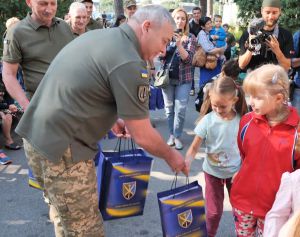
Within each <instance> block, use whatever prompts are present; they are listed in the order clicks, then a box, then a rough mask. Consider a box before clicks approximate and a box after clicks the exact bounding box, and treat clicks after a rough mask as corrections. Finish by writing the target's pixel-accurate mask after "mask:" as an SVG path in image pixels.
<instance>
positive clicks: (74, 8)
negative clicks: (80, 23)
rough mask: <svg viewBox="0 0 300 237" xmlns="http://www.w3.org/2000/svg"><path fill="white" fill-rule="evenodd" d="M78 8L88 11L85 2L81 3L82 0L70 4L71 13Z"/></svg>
mask: <svg viewBox="0 0 300 237" xmlns="http://www.w3.org/2000/svg"><path fill="white" fill-rule="evenodd" d="M77 9H80V10H84V11H86V7H85V5H84V4H83V3H81V2H73V3H72V4H71V5H70V8H69V14H72V13H73V12H75V11H76V10H77Z"/></svg>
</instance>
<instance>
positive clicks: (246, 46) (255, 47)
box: [239, 0, 293, 71]
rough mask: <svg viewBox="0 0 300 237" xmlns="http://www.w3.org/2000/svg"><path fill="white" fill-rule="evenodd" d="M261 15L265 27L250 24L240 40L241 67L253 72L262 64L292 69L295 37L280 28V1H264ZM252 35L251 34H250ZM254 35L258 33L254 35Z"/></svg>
mask: <svg viewBox="0 0 300 237" xmlns="http://www.w3.org/2000/svg"><path fill="white" fill-rule="evenodd" d="M261 14H262V19H263V25H262V26H261V29H257V32H248V31H253V30H254V31H256V30H255V28H259V24H260V23H258V24H255V23H254V24H253V23H251V24H250V27H249V30H248V31H245V32H244V33H243V35H242V36H241V38H240V57H239V66H240V68H241V69H242V70H245V71H247V70H248V69H250V70H253V69H255V68H257V67H259V66H261V65H262V64H266V63H273V64H279V65H281V66H282V67H283V68H284V69H285V70H286V71H287V70H288V69H289V68H290V67H291V60H290V58H291V57H292V55H291V52H292V51H293V37H292V34H291V33H290V32H288V31H287V30H285V29H283V28H281V27H279V26H278V23H277V22H278V19H279V17H280V14H281V3H280V0H264V1H263V3H262V8H261ZM249 33H250V34H249ZM253 33H257V34H254V35H253Z"/></svg>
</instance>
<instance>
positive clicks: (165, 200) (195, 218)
mask: <svg viewBox="0 0 300 237" xmlns="http://www.w3.org/2000/svg"><path fill="white" fill-rule="evenodd" d="M172 186H173V185H172ZM157 198H158V204H159V211H160V217H161V225H162V231H163V236H164V237H175V236H197V237H207V232H206V222H205V207H204V198H203V193H202V188H201V186H200V185H199V184H198V182H197V181H194V182H192V183H190V184H186V185H184V186H181V187H178V188H174V189H172V188H171V190H168V191H164V192H160V193H158V194H157Z"/></svg>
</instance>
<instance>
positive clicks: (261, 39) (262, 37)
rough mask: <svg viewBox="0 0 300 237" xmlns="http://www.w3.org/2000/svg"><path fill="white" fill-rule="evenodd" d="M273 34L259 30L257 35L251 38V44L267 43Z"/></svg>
mask: <svg viewBox="0 0 300 237" xmlns="http://www.w3.org/2000/svg"><path fill="white" fill-rule="evenodd" d="M271 35H272V34H269V33H262V32H258V33H257V35H256V36H255V37H254V38H252V39H251V40H250V44H252V45H256V44H262V43H265V42H266V40H270V36H271Z"/></svg>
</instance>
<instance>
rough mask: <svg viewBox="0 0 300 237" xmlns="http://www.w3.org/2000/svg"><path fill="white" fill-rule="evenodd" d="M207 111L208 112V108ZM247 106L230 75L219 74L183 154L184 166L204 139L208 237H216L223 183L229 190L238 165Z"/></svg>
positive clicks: (189, 162)
mask: <svg viewBox="0 0 300 237" xmlns="http://www.w3.org/2000/svg"><path fill="white" fill-rule="evenodd" d="M210 108H211V109H212V111H211V112H210V113H207V112H208V110H209V109H210ZM246 109H247V106H246V102H245V98H244V95H243V92H242V91H241V89H239V88H238V87H237V86H236V84H235V82H234V80H233V79H232V78H230V77H227V76H223V75H221V76H220V77H219V78H218V79H216V80H214V81H213V82H212V84H211V86H210V88H209V91H208V96H206V99H205V101H204V102H203V105H202V107H201V112H200V121H199V123H198V124H197V126H196V128H195V130H194V131H195V133H196V136H195V138H194V141H193V142H192V144H191V146H190V147H189V149H188V151H187V153H186V168H187V169H188V171H189V170H190V166H191V162H192V160H193V159H194V158H195V155H196V153H197V152H198V149H199V147H200V145H201V143H202V141H203V140H205V147H206V149H205V153H206V156H207V157H206V159H205V160H204V163H203V171H204V175H205V183H206V187H205V199H206V227H207V232H208V236H209V237H212V236H215V235H216V233H217V229H218V226H219V222H220V219H221V216H222V213H223V201H224V185H226V188H227V190H228V192H229V193H230V188H231V177H232V176H233V174H234V173H235V172H237V171H238V170H239V168H240V164H241V159H240V155H239V151H238V146H237V142H236V137H237V132H238V126H239V121H240V118H241V116H242V115H243V114H244V113H245V112H246Z"/></svg>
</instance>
